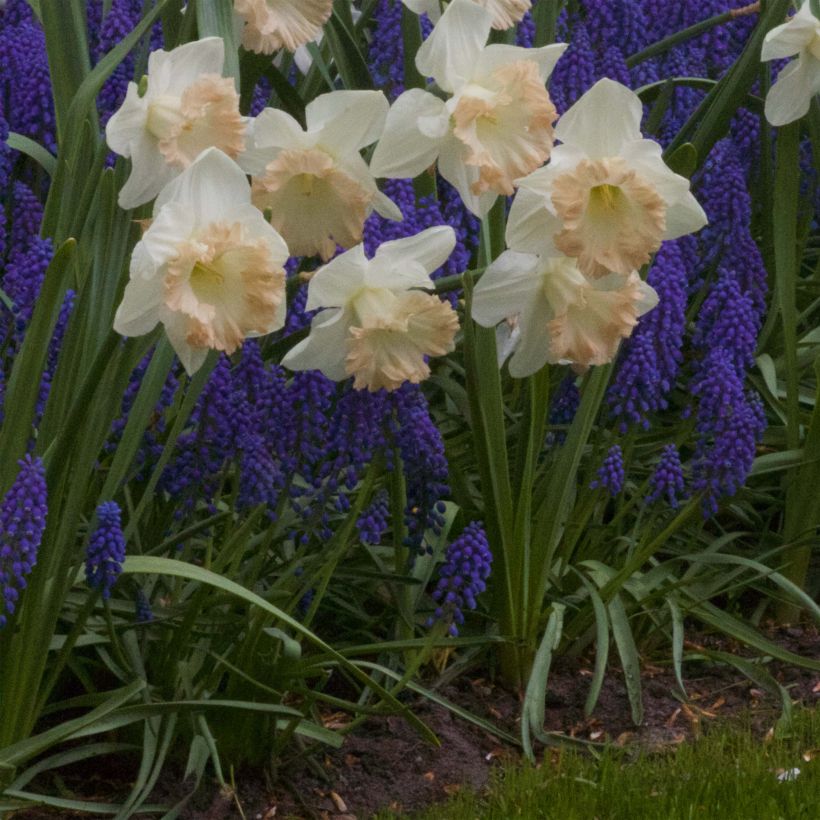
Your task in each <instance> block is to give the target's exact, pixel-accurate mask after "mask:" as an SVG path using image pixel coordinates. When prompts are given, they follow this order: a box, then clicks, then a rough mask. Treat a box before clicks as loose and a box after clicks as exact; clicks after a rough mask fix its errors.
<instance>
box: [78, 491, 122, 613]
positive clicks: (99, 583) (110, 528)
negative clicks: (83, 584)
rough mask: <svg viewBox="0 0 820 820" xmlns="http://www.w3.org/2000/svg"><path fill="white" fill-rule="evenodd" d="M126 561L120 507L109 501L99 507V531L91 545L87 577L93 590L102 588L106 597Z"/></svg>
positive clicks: (87, 562) (87, 556) (86, 566)
mask: <svg viewBox="0 0 820 820" xmlns="http://www.w3.org/2000/svg"><path fill="white" fill-rule="evenodd" d="M123 561H125V537H124V536H123V534H122V522H121V521H120V507H119V504H117V502H116V501H106V502H104V503H103V504H100V506H99V507H97V529H96V530H95V531H94V534H93V535H92V536H91V540H90V541H89V543H88V550H87V552H86V558H85V577H86V581H87V582H88V585H89V586H90V587H91V588H92V589H99V590H100V591H101V592H102V596H103V598H108V597H109V596H110V595H111V588H112V587H113V586H114V583H115V582H116V580H117V578H119V575H120V573H121V572H122V562H123Z"/></svg>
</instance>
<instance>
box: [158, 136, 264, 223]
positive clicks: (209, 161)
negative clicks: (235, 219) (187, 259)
mask: <svg viewBox="0 0 820 820" xmlns="http://www.w3.org/2000/svg"><path fill="white" fill-rule="evenodd" d="M188 171H189V173H185V174H181V175H180V176H178V177H176V179H174V180H172V181H171V182H170V183H168V185H167V186H166V187H165V188H164V189H163V190H162V191H161V192H160V194H159V196H157V201H156V204H155V206H154V213H158V212H159V209H160V208H162V206H163V205H165V204H166V203H167V202H170V201H172V200H173V201H175V202H178V203H180V204H182V205H183V206H185V207H188V208H190V210H191V212H192V213H193V214H194V216H195V218H196V219H197V220H198V221H199V222H203V223H207V222H216V221H218V220H220V219H222V218H223V217H224V215H225V212H226V210H227V209H230V208H234V207H238V206H239V205H242V204H244V203H247V202H248V199H249V197H250V187H249V185H248V180H247V179H246V177H245V174H244V173H243V172H242V169H241V168H240V167H239V166H238V165H237V164H236V163H235V162H234V161H233V160H232V159H231V158H230V157H229V156H227V155H226V154H224V153H222V151H220V150H219V149H218V148H209V149H208V150H207V151H203V152H202V153H201V154H200V155H199V157H198V158H197V159H196V161H195V162H194V163H193V164H192V165H191V167H190V168H189V169H188Z"/></svg>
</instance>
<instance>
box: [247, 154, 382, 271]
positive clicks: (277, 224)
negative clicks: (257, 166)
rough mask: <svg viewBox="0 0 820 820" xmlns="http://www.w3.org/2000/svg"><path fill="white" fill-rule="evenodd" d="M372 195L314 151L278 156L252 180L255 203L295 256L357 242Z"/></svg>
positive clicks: (330, 252)
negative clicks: (268, 215) (265, 212)
mask: <svg viewBox="0 0 820 820" xmlns="http://www.w3.org/2000/svg"><path fill="white" fill-rule="evenodd" d="M375 193H376V192H375V190H371V191H367V190H365V188H364V187H363V186H362V185H361V184H360V183H359V182H358V181H357V180H356V179H354V178H353V177H352V176H350V175H348V174H346V173H345V172H344V171H342V170H341V169H340V168H338V167H337V165H336V163H335V162H334V161H333V157H331V156H330V155H329V154H326V153H325V152H324V151H321V150H319V149H316V148H310V149H306V150H303V151H298V150H290V151H282V152H281V153H280V154H279V155H278V156H277V157H276V159H275V160H273V161H272V162H270V163H268V165H267V167H266V168H265V172H264V173H263V174H261V175H260V176H257V177H254V180H253V203H254V205H256V206H257V208H259V209H260V210H263V211H264V210H266V209H270V215H271V218H270V221H271V225H273V227H274V228H276V230H278V231H279V233H281V234H282V236H285V237H287V242H288V248H289V249H290V252H291V253H292V254H293V255H294V256H312V255H313V254H316V253H318V254H320V255H321V257H322V259H324V260H328V259H330V258H331V257H332V256H333V254H334V253H335V252H336V245H337V244H338V245H341V246H342V247H343V248H350V247H353V245H355V244H357V243H358V242H361V240H362V229H363V227H364V221H365V219H366V217H367V214H368V208H369V207H371V206H372V202H373V199H374V198H375Z"/></svg>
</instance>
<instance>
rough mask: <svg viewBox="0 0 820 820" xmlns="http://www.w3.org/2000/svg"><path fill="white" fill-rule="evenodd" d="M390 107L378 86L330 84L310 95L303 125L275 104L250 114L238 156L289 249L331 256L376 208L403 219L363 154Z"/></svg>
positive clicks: (354, 238) (355, 237)
mask: <svg viewBox="0 0 820 820" xmlns="http://www.w3.org/2000/svg"><path fill="white" fill-rule="evenodd" d="M388 108H389V105H388V102H387V98H386V97H385V96H384V94H382V93H381V91H332V92H331V93H329V94H322V95H321V96H319V97H317V98H316V99H315V100H313V101H312V102H310V103H308V105H307V108H306V109H305V120H306V122H307V129H306V130H303V129H302V127H301V126H300V125H299V123H298V122H296V120H295V119H293V117H291V116H290V115H289V114H286V113H285V112H284V111H279V110H278V109H274V108H266V109H265V110H264V111H262V113H261V114H259V116H258V117H256V119H255V120H253V122H252V124H251V126H250V129H249V145H248V150H247V151H246V152H245V153H244V154H243V155H242V156H241V157H240V158H239V164H240V165H241V167H242V168H243V170H245V171H247V172H248V173H249V174H251V175H252V177H253V202H254V204H255V205H256V206H257V207H258V208H259V209H260V210H263V211H267V212H269V213H270V221H271V225H273V227H274V228H276V230H277V231H279V233H281V235H282V237H283V238H284V240H285V242H287V244H288V248H289V249H290V252H291V254H292V255H294V256H312V255H314V254H317V253H318V254H320V255H321V256H322V259H324V260H325V261H326V260H328V259H330V258H331V257H332V256H333V255H334V254H335V253H336V246H337V245H341V246H342V247H343V248H351V247H353V245H356V244H357V243H359V242H361V241H362V231H363V228H364V222H365V220H366V219H367V217H368V216H369V215H370V214H371V213H372V212H373V211H374V210H375V211H377V212H378V213H379V214H380V215H381V216H384V217H386V218H388V219H394V220H398V221H400V220H401V218H402V214H401V211H400V210H399V209H398V207H397V206H396V205H394V204H393V202H392V201H391V200H390V199H389V198H388V197H386V196H385V195H384V194H383V193H381V192H380V191H379V189H378V188H377V187H376V182H375V180H374V179H373V175H372V174H371V172H370V169H369V168H368V167H367V163H366V162H365V161H364V160H363V159H362V157H361V156H360V154H359V152H360V151H361V149H362V148H365V147H366V146H368V145H370V144H372V143H374V142H375V141H376V140H377V139H378V138H379V136H380V135H381V133H382V130H383V129H384V122H385V118H386V117H387V110H388Z"/></svg>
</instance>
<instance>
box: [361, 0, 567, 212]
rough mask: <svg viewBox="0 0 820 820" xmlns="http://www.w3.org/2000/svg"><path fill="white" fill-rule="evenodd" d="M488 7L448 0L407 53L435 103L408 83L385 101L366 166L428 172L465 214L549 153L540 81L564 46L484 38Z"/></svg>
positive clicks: (483, 208) (551, 115) (393, 172)
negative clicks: (432, 86) (434, 170)
mask: <svg viewBox="0 0 820 820" xmlns="http://www.w3.org/2000/svg"><path fill="white" fill-rule="evenodd" d="M492 23H493V15H492V14H491V13H490V12H489V11H488V10H487V9H485V8H482V7H481V6H480V5H477V4H476V3H474V2H472V0H453V2H452V3H450V5H449V6H448V7H447V10H446V11H445V12H444V14H443V15H442V17H441V20H439V22H438V23H437V25H436V27H435V28H434V29H433V32H432V33H431V34H430V36H429V37H428V38H427V39H426V40H425V41H424V43H423V44H422V46H421V48H419V50H418V52H417V54H416V66H417V68H418V70H419V72H420V73H421V74H422V75H423V76H425V77H433V79H434V80H435V81H436V84H437V85H438V87H439V88H440V89H441V90H442V91H443V92H445V93H446V94H447V95H449V96H448V98H447V100H446V101H444V100H442V99H439V97H437V96H435V95H434V94H431V93H430V92H428V91H423V90H422V89H419V88H412V89H410V90H409V91H405V92H404V93H403V94H401V95H400V96H399V97H398V99H397V100H396V101H395V102H394V103H393V106H392V107H391V109H390V113H389V114H388V115H387V123H386V125H385V129H384V134H383V135H382V138H381V139H380V140H379V143H378V145H377V146H376V150H375V152H374V154H373V159H372V160H371V163H370V170H371V171H372V172H373V174H374V175H375V176H377V177H389V178H391V179H400V178H406V177H415V176H417V175H418V174H420V173H422V172H423V171H424V170H426V169H427V168H429V167H430V166H431V165H432V164H433V163H434V162H435V161H436V159H438V170H439V173H440V174H441V176H443V177H444V179H446V180H447V181H448V182H449V183H450V184H451V185H453V187H454V188H456V190H457V191H458V193H459V195H460V196H461V199H462V200H463V202H464V205H465V207H467V208H468V209H469V210H470V211H472V213H474V214H476V215H478V216H483V215H485V214H486V213H487V212H488V211H489V209H490V208H491V207H492V205H493V203H494V202H495V200H496V198H497V197H498V196H499V195H504V196H509V195H511V194H512V193H513V191H514V185H513V180H515V179H516V178H517V177H521V176H524V175H526V174H528V173H529V172H530V171H533V170H535V169H536V168H538V167H539V166H540V165H541V164H542V163H543V162H544V161H545V160H547V159H548V158H549V156H550V151H551V150H552V144H553V123H554V122H555V120H556V118H557V116H558V115H557V112H556V110H555V106H554V105H553V104H552V100H550V96H549V93H548V92H547V89H546V86H545V83H546V81H547V77H549V75H550V72H551V71H552V69H553V67H554V66H555V63H556V62H557V61H558V58H559V57H560V56H561V54H562V53H563V51H564V49H565V48H566V45H565V44H563V43H557V44H554V45H550V46H544V47H543V48H531V49H528V48H521V47H518V46H510V45H502V44H498V43H496V44H492V45H486V42H487V37H488V36H489V34H490V28H491V27H492Z"/></svg>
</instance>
